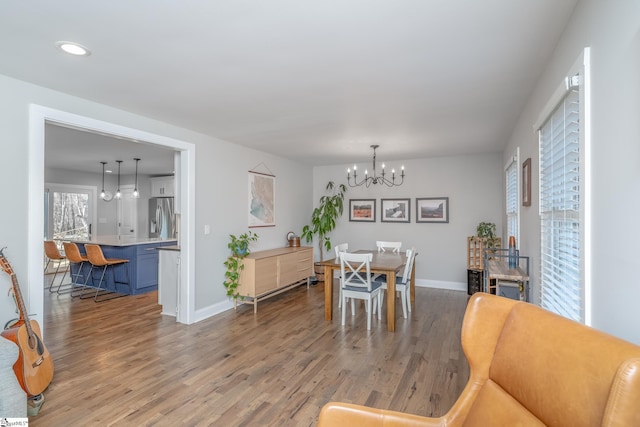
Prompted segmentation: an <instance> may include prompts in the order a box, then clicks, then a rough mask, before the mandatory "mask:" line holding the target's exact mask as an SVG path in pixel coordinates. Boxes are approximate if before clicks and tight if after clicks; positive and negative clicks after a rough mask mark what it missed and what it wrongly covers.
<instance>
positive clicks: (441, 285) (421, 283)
mask: <svg viewBox="0 0 640 427" xmlns="http://www.w3.org/2000/svg"><path fill="white" fill-rule="evenodd" d="M416 286H417V287H421V288H434V289H446V290H449V291H464V292H467V284H466V283H460V282H445V281H444V280H425V279H416Z"/></svg>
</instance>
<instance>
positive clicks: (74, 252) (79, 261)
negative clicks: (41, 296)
mask: <svg viewBox="0 0 640 427" xmlns="http://www.w3.org/2000/svg"><path fill="white" fill-rule="evenodd" d="M62 245H63V247H64V253H65V255H66V257H67V260H68V261H69V263H70V264H71V265H77V266H78V272H77V273H74V272H73V270H72V269H71V266H70V267H69V275H70V276H71V289H70V291H69V292H70V293H71V297H72V298H75V297H79V296H80V295H81V293H82V292H83V291H84V290H85V289H86V287H87V281H88V280H89V275H88V274H87V275H86V277H85V275H84V273H83V270H82V267H83V266H84V264H85V263H88V262H89V258H88V257H87V256H86V255H83V254H81V253H80V249H78V245H76V244H75V243H69V242H65V243H63V244H62ZM79 277H82V279H83V280H82V282H79V281H78V278H79ZM80 285H82V289H81V290H80V291H81V293H80V294H77V295H74V291H75V288H76V287H77V286H80ZM58 293H60V292H59V290H58Z"/></svg>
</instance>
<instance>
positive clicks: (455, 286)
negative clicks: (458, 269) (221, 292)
mask: <svg viewBox="0 0 640 427" xmlns="http://www.w3.org/2000/svg"><path fill="white" fill-rule="evenodd" d="M416 286H417V287H420V288H433V289H446V290H449V291H463V292H467V284H466V283H458V282H446V281H443V280H425V279H416ZM227 310H233V301H230V300H225V301H221V302H218V303H216V304H213V305H210V306H208V307H205V308H201V309H199V310H196V312H195V321H196V322H199V321H201V320H204V319H207V318H209V317H211V316H215V315H216V314H220V313H223V312H225V311H227Z"/></svg>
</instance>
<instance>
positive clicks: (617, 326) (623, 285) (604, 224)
mask: <svg viewBox="0 0 640 427" xmlns="http://www.w3.org/2000/svg"><path fill="white" fill-rule="evenodd" d="M585 47H590V55H591V95H592V102H591V147H590V149H591V161H590V163H589V164H587V165H586V167H587V173H590V177H591V191H590V193H588V194H587V195H586V198H587V199H588V202H589V204H590V206H591V209H590V210H589V211H588V212H587V215H588V216H590V218H591V227H590V228H589V229H588V230H586V232H587V233H589V234H590V235H591V246H590V248H589V249H590V250H591V257H590V258H589V259H587V260H586V263H587V265H588V267H590V269H591V280H590V283H591V287H592V293H591V301H592V302H591V312H592V326H594V327H595V328H597V329H601V330H603V331H605V332H608V333H611V334H613V335H617V336H619V337H622V338H624V339H627V340H629V341H632V342H635V343H637V344H640V328H638V314H637V313H638V301H640V286H638V279H637V276H638V244H637V240H638V238H640V221H638V212H640V197H638V188H640V161H639V160H640V120H638V117H640V77H639V76H640V2H637V1H626V0H613V1H606V2H603V1H595V0H583V1H580V2H578V4H577V6H576V10H575V11H574V14H573V16H572V18H571V21H570V22H569V24H568V26H567V29H566V30H565V33H564V34H563V36H562V38H561V40H560V42H559V43H558V46H557V48H556V50H555V52H554V53H553V55H552V57H551V58H550V59H549V62H548V64H547V67H546V68H545V70H544V72H543V73H542V75H541V77H540V79H539V81H538V83H537V85H536V88H535V89H534V91H533V93H532V94H531V96H530V98H529V100H528V102H527V104H526V107H525V109H524V110H523V113H522V115H521V116H520V118H519V120H518V123H517V125H516V127H515V130H514V132H513V134H512V136H511V138H510V140H509V143H508V146H507V148H506V150H505V152H504V153H505V154H504V158H505V159H506V157H507V156H508V155H509V153H511V152H513V150H514V147H516V146H520V149H521V160H524V159H526V158H528V157H531V159H532V174H531V181H532V204H531V207H529V208H522V210H521V215H522V216H521V224H520V226H521V230H522V233H521V246H520V250H521V253H528V254H531V257H532V258H531V259H532V283H533V287H534V295H535V296H536V301H539V276H540V225H539V216H538V208H539V203H538V197H539V188H538V177H539V175H538V167H539V156H538V139H537V134H536V133H535V132H534V129H533V125H534V123H535V121H536V119H537V118H538V115H539V114H540V112H541V110H542V108H543V107H544V105H545V103H546V102H547V101H548V100H549V99H550V98H551V95H552V93H553V90H554V89H555V88H556V87H557V86H558V85H559V84H560V82H561V81H562V79H563V78H564V76H565V73H566V72H567V71H568V70H569V68H570V67H571V65H572V64H573V63H574V61H575V60H576V59H577V58H578V56H579V55H580V53H581V52H582V51H583V49H584V48H585Z"/></svg>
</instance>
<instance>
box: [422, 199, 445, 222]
mask: <svg viewBox="0 0 640 427" xmlns="http://www.w3.org/2000/svg"><path fill="white" fill-rule="evenodd" d="M422 222H424V223H429V222H436V223H443V224H444V223H448V222H449V198H448V197H421V198H416V223H422Z"/></svg>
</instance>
